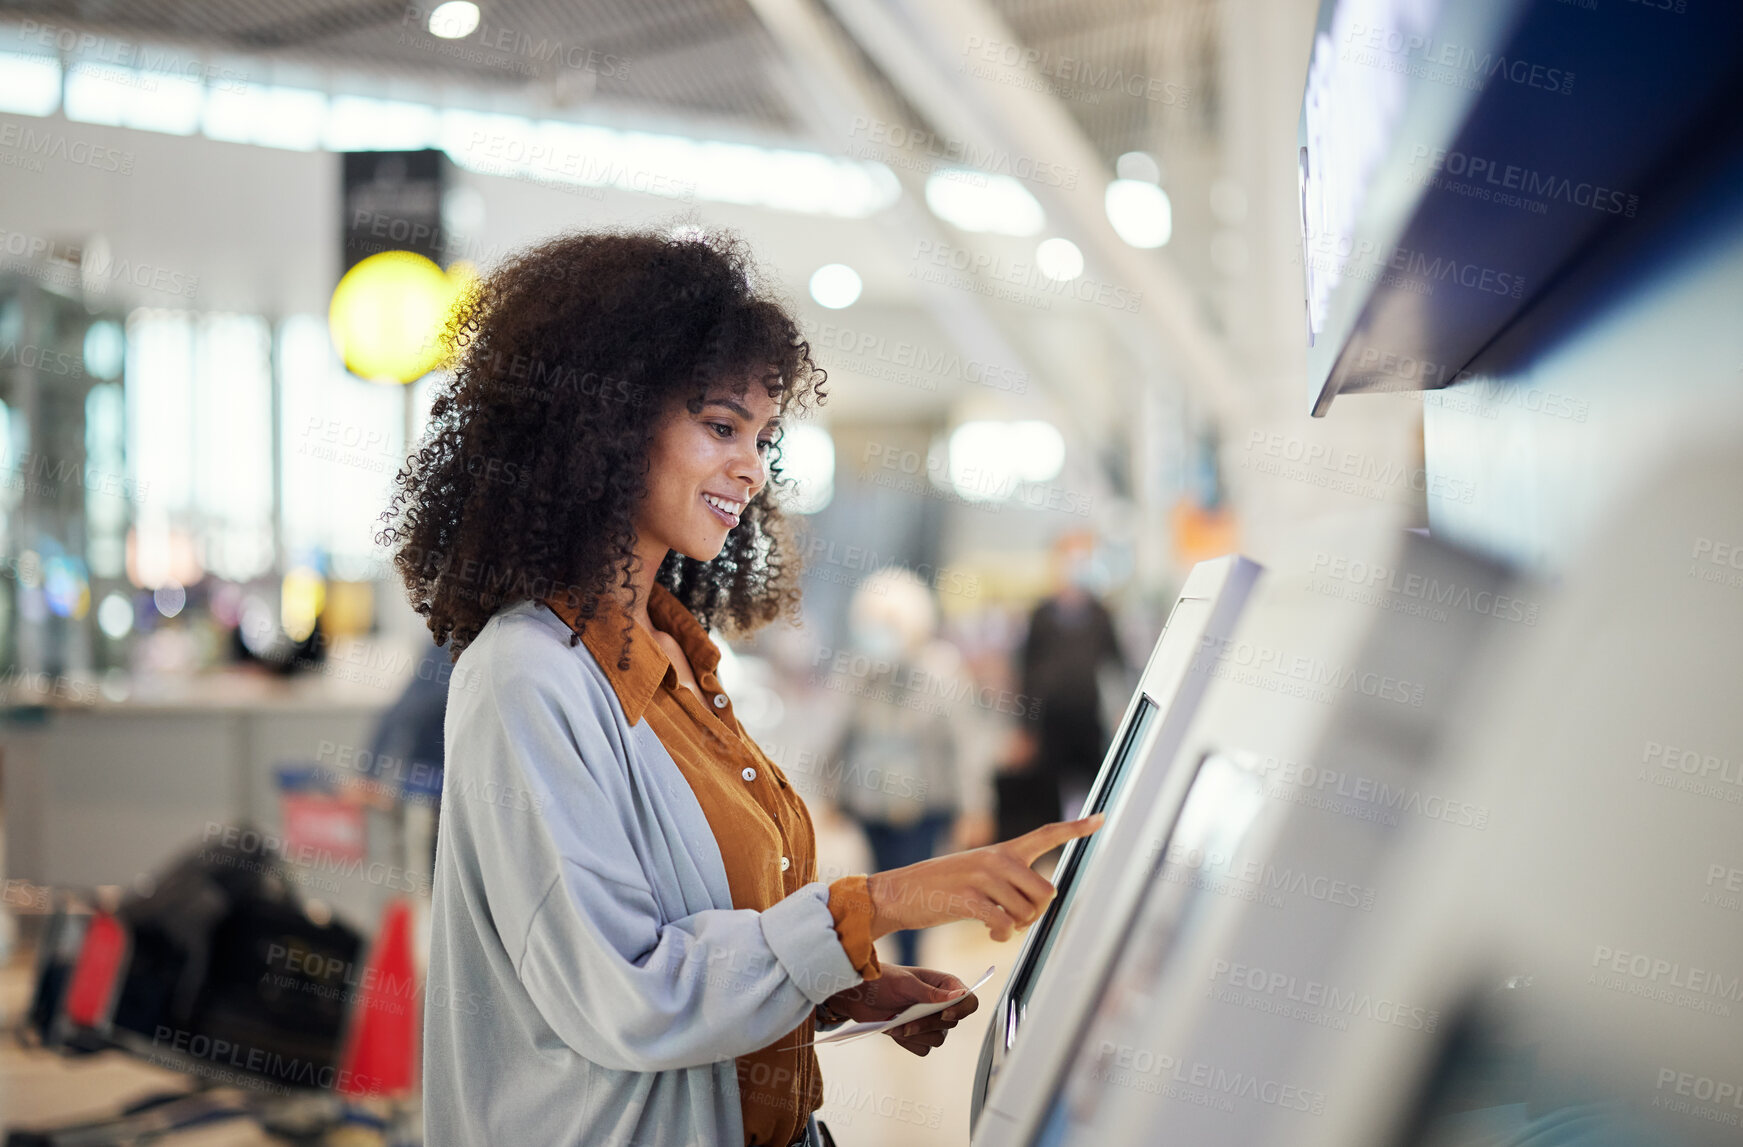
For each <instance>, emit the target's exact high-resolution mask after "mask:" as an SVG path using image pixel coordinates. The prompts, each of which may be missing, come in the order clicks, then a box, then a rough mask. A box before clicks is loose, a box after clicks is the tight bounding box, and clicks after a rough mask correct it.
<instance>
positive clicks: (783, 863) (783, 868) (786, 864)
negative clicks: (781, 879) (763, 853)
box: [781, 856, 793, 872]
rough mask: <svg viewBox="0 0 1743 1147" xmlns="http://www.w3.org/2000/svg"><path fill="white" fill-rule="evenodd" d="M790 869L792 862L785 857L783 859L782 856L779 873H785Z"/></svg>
mask: <svg viewBox="0 0 1743 1147" xmlns="http://www.w3.org/2000/svg"><path fill="white" fill-rule="evenodd" d="M791 867H793V862H792V861H790V860H788V859H787V858H786V857H784V856H783V857H781V871H782V872H785V871H787V869H789V868H791Z"/></svg>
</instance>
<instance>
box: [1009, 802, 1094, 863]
mask: <svg viewBox="0 0 1743 1147" xmlns="http://www.w3.org/2000/svg"><path fill="white" fill-rule="evenodd" d="M1106 819H1107V814H1106V813H1099V812H1098V813H1096V814H1094V815H1093V816H1086V817H1083V818H1082V819H1080V820H1060V821H1054V822H1053V823H1052V824H1044V825H1042V826H1041V827H1040V828H1038V829H1036V830H1035V831H1033V832H1026V833H1024V834H1023V835H1022V836H1019V837H1016V838H1015V839H1013V840H1009V841H1006V842H1005V847H1006V848H1008V849H1010V850H1011V851H1012V852H1014V853H1015V854H1016V856H1017V859H1019V860H1021V861H1022V862H1023V863H1024V864H1034V863H1035V861H1036V860H1038V859H1040V858H1041V857H1042V856H1045V855H1046V854H1047V853H1049V852H1051V851H1053V850H1054V849H1055V848H1058V847H1059V846H1060V845H1062V844H1064V843H1065V842H1066V841H1068V840H1076V839H1077V838H1078V837H1080V836H1088V835H1089V834H1090V833H1092V832H1094V831H1095V830H1096V829H1098V828H1100V827H1101V826H1102V822H1103V821H1104V820H1106Z"/></svg>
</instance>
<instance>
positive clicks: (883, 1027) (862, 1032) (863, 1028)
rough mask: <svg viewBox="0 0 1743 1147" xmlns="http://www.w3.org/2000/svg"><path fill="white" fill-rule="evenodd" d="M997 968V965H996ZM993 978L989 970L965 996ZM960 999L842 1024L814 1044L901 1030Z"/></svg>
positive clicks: (956, 998)
mask: <svg viewBox="0 0 1743 1147" xmlns="http://www.w3.org/2000/svg"><path fill="white" fill-rule="evenodd" d="M995 967H996V965H995ZM992 978H993V969H992V968H988V969H987V970H986V974H985V975H983V976H981V978H980V979H978V980H976V981H975V982H974V983H972V984H970V985H969V987H968V991H967V992H964V993H963V995H969V994H972V993H974V992H978V991H979V990H980V988H981V985H982V984H984V983H986V982H987V981H988V980H990V979H992ZM960 999H962V996H952V997H950V998H949V999H948V1000H940V1001H938V1002H937V1003H931V1004H915V1005H914V1006H913V1007H911V1008H908V1009H907V1010H906V1011H904V1012H902V1013H901V1014H900V1015H897V1016H893V1017H891V1018H890V1019H887V1020H866V1021H864V1022H862V1023H855V1024H842V1025H841V1026H840V1027H838V1028H836V1029H835V1030H834V1031H832V1032H827V1033H825V1034H823V1035H820V1036H818V1037H817V1038H816V1039H815V1040H813V1041H812V1042H813V1043H816V1044H826V1043H847V1042H848V1041H849V1040H856V1039H859V1038H860V1037H861V1036H868V1035H876V1034H877V1033H878V1032H881V1031H889V1030H890V1029H891V1028H899V1027H901V1026H902V1025H903V1024H905V1023H911V1022H913V1021H914V1020H917V1019H919V1018H920V1017H922V1016H929V1015H931V1014H932V1013H933V1012H941V1011H943V1010H944V1009H945V1008H947V1007H949V1006H950V1005H951V1004H954V1003H956V1002H957V1001H958V1000H960ZM801 1046H803V1045H801Z"/></svg>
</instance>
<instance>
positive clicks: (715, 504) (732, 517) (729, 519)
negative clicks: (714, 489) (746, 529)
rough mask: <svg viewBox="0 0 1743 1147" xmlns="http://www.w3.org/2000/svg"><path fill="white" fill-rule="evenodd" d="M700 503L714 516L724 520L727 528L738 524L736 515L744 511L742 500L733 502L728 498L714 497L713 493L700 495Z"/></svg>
mask: <svg viewBox="0 0 1743 1147" xmlns="http://www.w3.org/2000/svg"><path fill="white" fill-rule="evenodd" d="M702 503H703V505H705V506H707V507H708V508H709V510H711V511H713V513H714V516H715V517H717V518H719V519H720V520H721V521H722V522H724V523H725V524H726V526H727V528H729V529H730V528H731V527H733V526H736V525H738V516H739V515H740V514H742V513H743V512H744V505H745V504H744V503H743V502H734V501H732V500H731V499H729V498H720V497H716V496H715V495H713V494H704V495H702Z"/></svg>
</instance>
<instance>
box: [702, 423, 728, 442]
mask: <svg viewBox="0 0 1743 1147" xmlns="http://www.w3.org/2000/svg"><path fill="white" fill-rule="evenodd" d="M708 429H710V430H715V431H719V432H720V436H721V437H722V438H731V437H732V427H731V426H729V425H727V424H726V423H724V422H710V423H709V424H708Z"/></svg>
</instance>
